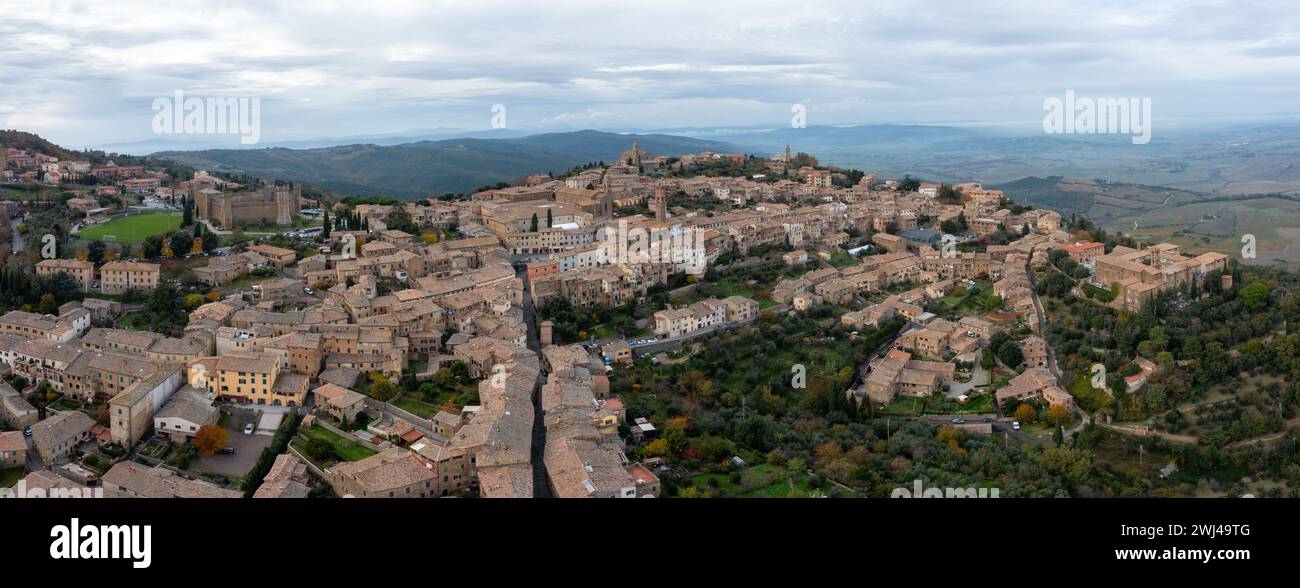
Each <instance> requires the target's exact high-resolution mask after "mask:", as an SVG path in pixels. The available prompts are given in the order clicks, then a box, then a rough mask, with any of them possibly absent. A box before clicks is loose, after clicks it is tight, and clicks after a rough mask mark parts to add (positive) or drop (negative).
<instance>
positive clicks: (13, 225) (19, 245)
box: [9, 218, 23, 253]
mask: <svg viewBox="0 0 1300 588" xmlns="http://www.w3.org/2000/svg"><path fill="white" fill-rule="evenodd" d="M19 224H20V221H19V220H18V219H17V218H11V219H9V228H10V229H11V232H12V234H13V236H14V239H13V244H14V248H13V252H14V253H18V252H19V251H22V250H23V235H22V233H19V232H18V225H19Z"/></svg>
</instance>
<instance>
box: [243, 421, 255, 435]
mask: <svg viewBox="0 0 1300 588" xmlns="http://www.w3.org/2000/svg"><path fill="white" fill-rule="evenodd" d="M244 434H245V435H252V434H253V423H248V424H247V425H244Z"/></svg>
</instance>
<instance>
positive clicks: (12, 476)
mask: <svg viewBox="0 0 1300 588" xmlns="http://www.w3.org/2000/svg"><path fill="white" fill-rule="evenodd" d="M24 474H25V472H24V470H23V468H21V467H17V468H9V469H7V470H0V488H12V487H13V485H14V484H17V483H18V480H21V479H23V475H24Z"/></svg>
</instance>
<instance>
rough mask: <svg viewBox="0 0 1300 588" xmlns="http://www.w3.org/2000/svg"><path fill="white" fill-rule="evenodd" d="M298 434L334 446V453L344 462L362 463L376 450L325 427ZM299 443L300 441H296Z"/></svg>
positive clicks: (302, 431)
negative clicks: (321, 440)
mask: <svg viewBox="0 0 1300 588" xmlns="http://www.w3.org/2000/svg"><path fill="white" fill-rule="evenodd" d="M298 434H299V435H300V436H302V437H303V438H306V439H323V440H325V442H326V443H329V444H330V445H332V446H334V453H335V454H336V455H338V456H339V458H340V459H342V460H343V461H361V460H363V459H365V458H367V457H370V456H372V455H374V454H375V453H378V452H376V451H375V450H373V449H371V448H369V447H366V446H365V445H361V444H360V443H356V442H355V441H352V440H350V439H344V438H343V437H341V436H339V435H338V434H337V433H335V432H334V431H331V430H329V429H326V428H324V427H319V426H316V427H312V428H310V429H305V430H299V431H298ZM294 441H295V442H297V441H298V440H296V439H295V440H294Z"/></svg>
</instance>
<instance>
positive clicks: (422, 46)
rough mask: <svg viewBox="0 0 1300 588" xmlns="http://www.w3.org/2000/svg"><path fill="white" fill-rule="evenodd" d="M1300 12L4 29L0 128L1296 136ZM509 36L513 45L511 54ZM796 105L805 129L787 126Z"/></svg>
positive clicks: (433, 13) (18, 17) (867, 11)
mask: <svg viewBox="0 0 1300 588" xmlns="http://www.w3.org/2000/svg"><path fill="white" fill-rule="evenodd" d="M1298 24H1300V6H1297V5H1294V4H1288V5H1270V4H1268V3H1263V2H1244V3H1243V2H1191V3H1188V2H1158V3H1151V4H1144V5H1142V6H1133V5H1131V4H1130V3H1121V2H1108V3H1103V4H1102V5H1101V7H1095V6H1094V7H1080V6H1077V5H1075V4H1073V3H1069V2H1000V3H993V4H986V3H980V4H971V3H963V2H955V1H951V2H949V1H944V2H891V3H880V4H872V5H869V6H862V5H859V4H856V3H852V2H822V3H814V4H804V5H800V6H799V7H798V8H797V9H791V7H790V6H789V5H788V4H786V3H780V2H766V1H755V2H713V3H707V4H699V3H683V2H668V3H656V4H654V5H631V6H614V7H611V6H608V5H604V4H600V3H595V2H585V1H580V2H564V3H548V4H538V5H536V6H529V7H522V8H521V7H517V6H509V5H507V4H505V3H500V2H495V1H485V2H475V3H453V2H435V3H429V2H391V3H382V4H378V5H365V6H362V5H358V4H355V3H342V2H317V3H311V4H297V3H290V2H252V1H235V2H229V3H224V4H223V5H222V6H221V7H220V8H216V9H213V8H210V7H209V6H207V5H205V4H203V3H200V2H193V1H180V2H173V3H168V4H165V5H152V4H148V3H143V2H138V1H122V2H106V1H73V2H54V3H50V2H27V1H23V0H20V1H15V2H6V3H4V4H3V5H0V55H3V57H2V58H0V127H4V128H16V129H20V130H26V131H30V132H35V133H38V134H41V135H42V136H45V137H47V138H49V139H51V140H53V141H56V142H58V143H60V144H64V145H68V146H70V147H86V146H99V145H112V144H128V143H133V142H139V141H144V140H155V139H159V138H162V139H168V138H171V139H174V138H176V137H168V136H159V135H157V134H155V133H154V131H153V130H152V129H151V126H150V123H151V120H152V118H153V115H154V111H153V109H152V104H153V103H154V101H155V100H156V99H158V98H169V97H171V96H172V95H173V93H174V92H175V91H177V90H181V91H183V92H185V94H186V95H187V96H190V97H216V98H228V97H255V98H258V99H259V100H260V103H261V123H260V124H261V132H260V141H261V142H262V143H276V142H286V141H301V140H313V139H318V138H322V137H348V136H371V135H382V134H393V133H404V132H408V131H411V130H415V129H438V128H454V129H464V130H466V131H475V130H483V129H489V128H492V127H493V126H494V119H493V116H494V112H493V110H492V109H493V107H494V105H502V106H504V107H505V109H506V110H505V112H506V114H507V116H506V117H504V119H502V120H500V121H497V122H499V123H505V126H506V128H508V129H511V130H518V131H526V132H547V131H561V130H576V129H584V128H594V129H607V130H614V131H617V130H622V129H639V130H647V131H650V130H655V129H673V128H709V127H752V126H783V125H789V124H790V122H791V119H792V116H793V115H792V109H794V108H801V109H802V110H803V112H804V114H805V120H806V124H808V125H847V124H876V123H900V124H946V125H969V126H1006V127H1011V128H1025V129H1032V128H1033V126H1034V125H1036V124H1038V123H1039V121H1041V120H1042V118H1043V102H1044V100H1045V99H1047V98H1050V97H1053V96H1060V95H1062V93H1064V92H1065V91H1067V90H1074V91H1075V92H1077V93H1079V94H1080V95H1091V96H1098V97H1102V96H1109V97H1125V98H1127V97H1142V98H1150V99H1151V102H1152V103H1153V105H1154V107H1153V116H1154V120H1155V121H1157V122H1158V123H1160V122H1161V121H1165V122H1164V123H1161V124H1173V123H1174V122H1175V121H1191V122H1193V123H1195V122H1196V121H1227V120H1242V119H1245V120H1269V119H1272V118H1277V119H1287V118H1289V117H1293V116H1295V115H1297V114H1300V110H1298V109H1296V107H1295V105H1294V98H1293V97H1294V95H1295V91H1296V85H1297V80H1300V75H1297V74H1300V35H1298V34H1297V33H1296V32H1295V31H1296V30H1297V28H1298V27H1297V26H1296V25H1298ZM507 31H508V34H507V33H506V32H507ZM796 105H798V106H796Z"/></svg>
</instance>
